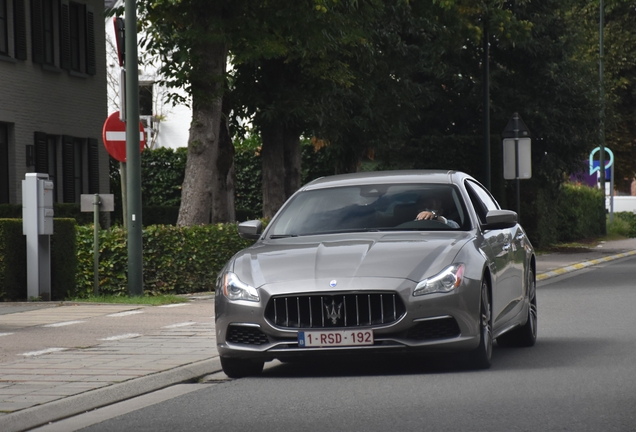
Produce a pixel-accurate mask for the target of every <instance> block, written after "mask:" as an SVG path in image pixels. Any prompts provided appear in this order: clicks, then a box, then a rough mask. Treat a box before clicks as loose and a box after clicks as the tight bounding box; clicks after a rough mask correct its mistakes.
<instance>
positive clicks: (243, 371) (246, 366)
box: [221, 357, 265, 378]
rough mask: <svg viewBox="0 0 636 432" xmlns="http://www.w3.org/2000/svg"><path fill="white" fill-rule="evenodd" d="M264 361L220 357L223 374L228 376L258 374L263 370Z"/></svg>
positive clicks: (241, 376)
mask: <svg viewBox="0 0 636 432" xmlns="http://www.w3.org/2000/svg"><path fill="white" fill-rule="evenodd" d="M264 364H265V362H263V361H258V360H248V359H239V358H230V357H221V367H222V368H223V372H224V373H225V375H227V376H229V377H230V378H243V377H246V376H252V375H258V374H260V373H261V372H262V370H263V365H264Z"/></svg>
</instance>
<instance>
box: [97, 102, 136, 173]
mask: <svg viewBox="0 0 636 432" xmlns="http://www.w3.org/2000/svg"><path fill="white" fill-rule="evenodd" d="M102 139H103V140H104V146H105V147H106V150H107V151H108V154H109V155H111V156H112V157H113V158H115V159H116V160H118V161H119V162H126V123H124V122H123V121H121V120H119V111H116V112H114V113H112V114H111V115H109V116H108V118H107V119H106V121H105V122H104V129H103V130H102ZM145 146H146V134H145V132H144V125H143V123H142V122H139V153H141V152H142V151H144V147H145Z"/></svg>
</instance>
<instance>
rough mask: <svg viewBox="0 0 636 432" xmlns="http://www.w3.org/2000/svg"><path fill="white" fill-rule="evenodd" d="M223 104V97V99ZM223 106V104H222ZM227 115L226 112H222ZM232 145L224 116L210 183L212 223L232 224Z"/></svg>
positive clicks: (233, 175)
mask: <svg viewBox="0 0 636 432" xmlns="http://www.w3.org/2000/svg"><path fill="white" fill-rule="evenodd" d="M223 99H224V102H225V99H226V98H225V97H224V98H223ZM224 105H225V103H224ZM223 112H224V113H227V110H225V109H224V110H223ZM235 177H236V172H235V170H234V144H233V143H232V138H231V137H230V131H229V126H228V122H227V119H226V117H225V115H224V116H223V118H222V119H221V129H220V132H219V156H218V159H217V161H216V172H215V173H214V180H213V182H212V223H224V222H234V221H235V220H236V213H235V209H234V184H235Z"/></svg>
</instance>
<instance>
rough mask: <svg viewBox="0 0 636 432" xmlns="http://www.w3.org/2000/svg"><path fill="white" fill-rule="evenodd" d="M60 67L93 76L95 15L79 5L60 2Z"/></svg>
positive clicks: (89, 9) (65, 0)
mask: <svg viewBox="0 0 636 432" xmlns="http://www.w3.org/2000/svg"><path fill="white" fill-rule="evenodd" d="M60 4H61V8H60V13H61V17H60V66H61V67H62V68H63V69H67V70H70V71H73V72H77V73H81V74H88V75H95V73H96V70H97V69H96V59H95V13H94V12H93V10H92V8H91V7H89V6H86V5H83V4H80V3H75V2H69V1H68V0H61V3H60Z"/></svg>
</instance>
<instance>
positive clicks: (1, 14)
mask: <svg viewBox="0 0 636 432" xmlns="http://www.w3.org/2000/svg"><path fill="white" fill-rule="evenodd" d="M7 21H8V19H7V0H0V54H4V55H9V33H8V27H9V26H8V22H7Z"/></svg>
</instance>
